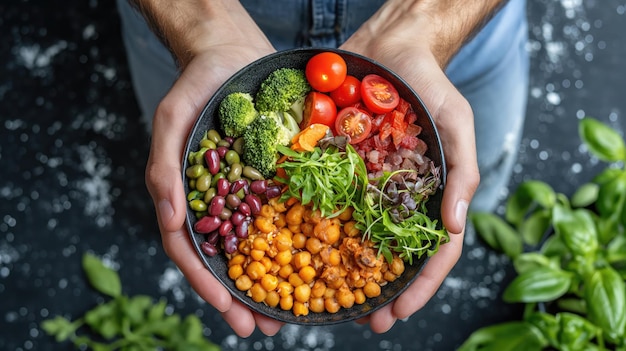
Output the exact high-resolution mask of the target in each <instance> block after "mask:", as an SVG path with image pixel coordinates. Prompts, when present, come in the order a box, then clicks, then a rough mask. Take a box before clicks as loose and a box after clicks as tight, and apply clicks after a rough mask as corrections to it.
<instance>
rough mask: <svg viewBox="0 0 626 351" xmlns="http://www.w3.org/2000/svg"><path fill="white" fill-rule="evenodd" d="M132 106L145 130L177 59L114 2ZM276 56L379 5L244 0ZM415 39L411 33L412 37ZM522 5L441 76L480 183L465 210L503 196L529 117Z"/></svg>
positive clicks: (340, 35)
mask: <svg viewBox="0 0 626 351" xmlns="http://www.w3.org/2000/svg"><path fill="white" fill-rule="evenodd" d="M117 3H118V9H119V13H120V16H121V22H122V35H123V41H124V45H125V47H126V52H127V57H128V63H129V66H130V68H131V77H132V80H133V85H134V89H135V93H136V96H137V101H138V103H139V106H140V108H141V110H142V113H143V117H144V118H145V120H146V123H147V125H148V126H149V125H150V120H151V119H152V116H153V114H154V111H155V109H156V106H157V105H158V103H159V101H160V100H161V99H162V98H163V96H164V95H165V94H166V93H167V91H168V90H169V88H170V87H171V85H172V83H173V82H174V80H175V79H176V77H177V73H178V72H177V70H176V67H175V65H174V61H173V59H172V57H171V55H170V53H169V52H168V51H167V49H166V48H165V47H163V46H162V45H161V43H160V42H159V40H158V39H157V38H156V36H155V35H154V34H153V33H152V32H151V31H150V30H149V29H148V27H147V25H146V23H145V22H144V20H143V18H142V17H141V16H140V15H139V14H138V13H136V12H135V11H134V10H133V9H132V8H131V7H130V5H129V4H128V3H127V0H117ZM241 3H242V4H243V5H244V6H245V7H246V9H247V10H248V12H249V13H250V15H251V16H252V18H254V20H255V21H256V22H257V24H258V25H259V27H260V28H261V29H262V30H263V31H264V33H265V34H266V35H267V37H268V39H270V40H271V41H272V44H273V45H274V47H275V48H276V49H277V50H285V49H289V48H294V47H302V46H315V47H337V46H339V45H341V43H343V42H344V41H345V40H346V39H347V38H348V37H349V36H350V35H351V34H352V33H353V32H354V31H355V30H357V29H358V27H359V26H360V25H361V24H362V23H363V22H364V21H365V20H366V19H367V18H369V17H370V16H371V15H372V14H373V13H374V12H375V11H376V10H377V9H378V8H379V6H380V5H381V4H382V3H384V0H332V1H329V0H290V1H276V0H260V1H259V0H242V1H241ZM417 35H419V33H416V36H417ZM526 40H527V23H526V1H525V0H510V1H509V2H508V4H507V5H506V6H505V7H504V8H503V9H502V10H501V11H500V12H499V13H498V14H497V15H496V16H495V17H494V18H493V19H492V20H491V21H490V22H489V23H488V24H487V25H486V26H485V27H484V28H483V29H482V30H481V32H479V33H478V34H477V35H476V36H475V37H474V38H473V39H472V40H471V41H470V42H469V43H467V44H466V45H465V46H464V47H463V48H462V49H461V50H460V52H459V53H458V54H457V55H456V56H455V57H454V58H453V59H452V61H451V62H450V64H449V66H448V68H447V70H446V73H447V75H448V77H449V78H450V80H451V81H452V83H454V85H455V86H456V87H457V89H458V90H459V91H460V92H461V94H463V96H465V98H466V99H467V100H468V101H469V103H470V104H471V106H472V108H473V111H474V115H475V132H476V142H477V151H478V163H479V168H480V172H481V185H480V187H479V190H478V191H477V193H476V195H475V197H474V200H473V201H472V203H471V205H470V208H471V209H472V210H482V211H491V210H493V209H494V207H495V206H496V205H497V204H498V202H499V201H500V200H501V199H502V197H503V196H504V195H505V194H504V193H503V191H504V190H505V189H506V187H507V185H508V181H509V178H510V175H511V171H512V168H513V165H514V163H515V159H516V156H517V150H518V144H519V140H520V137H521V133H522V129H523V128H522V127H523V124H524V123H523V122H524V117H525V114H526V99H527V94H528V66H529V63H528V55H527V52H526V49H525V44H526Z"/></svg>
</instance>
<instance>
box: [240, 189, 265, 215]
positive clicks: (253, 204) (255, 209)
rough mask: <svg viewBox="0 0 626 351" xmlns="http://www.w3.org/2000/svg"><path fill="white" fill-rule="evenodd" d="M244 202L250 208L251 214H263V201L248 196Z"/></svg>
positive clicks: (250, 195) (256, 197) (253, 196)
mask: <svg viewBox="0 0 626 351" xmlns="http://www.w3.org/2000/svg"><path fill="white" fill-rule="evenodd" d="M244 201H245V202H246V203H247V204H248V205H249V206H250V212H251V213H252V214H253V215H257V214H259V212H261V205H262V203H261V199H259V197H258V196H256V195H254V194H248V195H246V196H245V197H244Z"/></svg>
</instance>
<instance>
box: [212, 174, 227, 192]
mask: <svg viewBox="0 0 626 351" xmlns="http://www.w3.org/2000/svg"><path fill="white" fill-rule="evenodd" d="M222 178H226V175H225V174H224V173H222V172H218V173H217V174H215V175H214V176H213V179H211V188H215V186H216V185H217V181H218V180H220V179H222Z"/></svg>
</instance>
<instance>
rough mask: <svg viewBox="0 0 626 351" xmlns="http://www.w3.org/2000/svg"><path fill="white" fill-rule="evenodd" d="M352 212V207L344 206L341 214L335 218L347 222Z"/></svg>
mask: <svg viewBox="0 0 626 351" xmlns="http://www.w3.org/2000/svg"><path fill="white" fill-rule="evenodd" d="M353 212H354V208H353V207H348V208H346V209H345V210H344V211H343V212H341V214H340V215H339V216H337V217H335V218H337V219H339V220H340V221H342V222H347V221H349V220H351V219H352V213H353Z"/></svg>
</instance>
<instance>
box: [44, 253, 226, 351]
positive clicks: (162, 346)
mask: <svg viewBox="0 0 626 351" xmlns="http://www.w3.org/2000/svg"><path fill="white" fill-rule="evenodd" d="M82 266H83V270H84V271H85V274H86V275H87V279H88V281H89V283H90V284H91V286H92V287H93V288H94V289H95V290H97V291H98V292H100V293H102V294H103V295H106V296H108V297H110V298H111V300H109V301H108V302H106V303H102V304H98V305H97V306H96V307H94V308H92V309H91V310H89V311H87V312H86V313H85V315H84V316H83V317H81V318H79V319H76V320H73V321H72V320H69V319H67V318H65V317H62V316H56V317H54V318H50V319H46V320H44V321H43V322H42V323H41V328H42V329H43V330H44V331H45V332H46V333H47V334H48V335H50V336H54V338H55V340H56V341H57V342H66V341H70V342H71V343H73V344H74V346H75V348H76V349H79V350H84V349H90V350H96V351H113V350H120V351H131V350H138V351H139V350H180V351H219V350H220V348H219V346H217V345H215V344H213V343H212V342H210V341H209V340H207V339H206V338H205V337H204V335H203V332H202V329H203V326H202V322H201V321H200V319H199V318H198V317H197V316H196V315H188V316H187V317H185V318H182V317H181V316H180V315H178V314H171V313H168V312H166V307H167V302H166V301H164V300H161V301H159V302H157V303H154V302H153V300H152V297H150V296H145V295H137V296H132V297H130V296H126V295H124V294H122V285H121V281H120V277H119V275H118V274H117V272H115V271H113V270H112V269H110V268H108V267H106V266H104V264H103V263H102V261H100V260H99V259H98V258H97V257H96V256H94V255H92V254H85V255H83V259H82ZM79 331H81V332H83V333H82V334H78V332H79ZM92 337H94V338H92Z"/></svg>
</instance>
